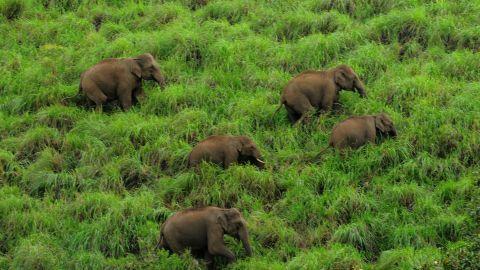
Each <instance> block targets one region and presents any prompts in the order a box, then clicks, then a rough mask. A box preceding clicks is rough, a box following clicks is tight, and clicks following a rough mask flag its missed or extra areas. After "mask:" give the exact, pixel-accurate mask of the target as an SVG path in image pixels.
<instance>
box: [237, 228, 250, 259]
mask: <svg viewBox="0 0 480 270" xmlns="http://www.w3.org/2000/svg"><path fill="white" fill-rule="evenodd" d="M238 239H239V240H240V241H242V244H243V248H244V249H245V252H246V253H247V256H249V257H250V256H252V248H251V247H250V243H249V242H248V231H247V226H246V225H245V226H243V228H241V229H240V231H239V232H238Z"/></svg>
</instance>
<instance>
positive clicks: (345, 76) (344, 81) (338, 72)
mask: <svg viewBox="0 0 480 270" xmlns="http://www.w3.org/2000/svg"><path fill="white" fill-rule="evenodd" d="M333 76H334V80H335V84H336V85H337V86H338V89H339V90H341V89H344V90H349V91H355V89H356V90H357V92H358V93H359V94H360V96H361V97H363V98H365V97H367V94H366V93H365V86H364V85H363V82H362V80H360V78H359V77H358V75H357V74H356V73H355V72H354V71H353V69H352V68H351V67H349V66H347V65H340V66H338V67H336V68H335V69H334V71H333Z"/></svg>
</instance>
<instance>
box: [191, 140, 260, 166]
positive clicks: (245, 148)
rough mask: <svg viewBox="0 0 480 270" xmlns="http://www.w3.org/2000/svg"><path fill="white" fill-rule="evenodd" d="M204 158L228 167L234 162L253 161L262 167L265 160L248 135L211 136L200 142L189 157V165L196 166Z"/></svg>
mask: <svg viewBox="0 0 480 270" xmlns="http://www.w3.org/2000/svg"><path fill="white" fill-rule="evenodd" d="M202 160H205V161H208V162H212V163H215V164H218V165H221V166H223V167H224V168H228V167H229V166H230V165H231V164H232V163H240V164H244V163H248V162H250V163H252V164H254V165H256V166H257V167H258V168H260V169H262V168H263V167H264V165H265V162H263V161H262V156H261V154H260V151H259V150H258V148H257V146H256V145H255V143H254V142H253V141H252V140H251V139H250V138H248V137H246V136H210V137H208V138H207V139H205V140H203V141H201V142H199V143H198V144H197V145H196V146H195V147H194V148H193V150H192V152H191V153H190V156H189V157H188V165H189V166H190V167H196V166H198V164H199V163H200V162H202Z"/></svg>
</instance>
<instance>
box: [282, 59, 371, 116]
mask: <svg viewBox="0 0 480 270" xmlns="http://www.w3.org/2000/svg"><path fill="white" fill-rule="evenodd" d="M340 90H349V91H355V90H357V91H358V93H360V95H361V96H362V97H366V96H367V95H366V94H365V86H364V85H363V82H362V81H361V80H360V78H359V77H358V75H357V74H356V73H355V72H354V71H353V69H352V68H350V67H349V66H347V65H340V66H337V67H336V68H332V69H329V70H325V71H315V70H308V71H305V72H302V73H300V74H299V75H297V76H296V77H295V78H293V79H291V80H290V81H289V82H288V84H287V86H285V88H284V89H283V93H282V96H281V100H280V106H279V107H278V109H277V110H276V111H275V114H276V113H277V112H278V111H279V110H280V108H281V107H282V105H284V106H285V109H286V110H287V114H288V119H289V120H290V122H291V123H292V124H295V123H301V122H302V121H303V120H304V118H305V117H306V116H307V115H308V113H309V112H312V111H316V110H322V111H330V110H331V109H332V107H333V105H334V104H335V103H337V102H338V99H339V92H340Z"/></svg>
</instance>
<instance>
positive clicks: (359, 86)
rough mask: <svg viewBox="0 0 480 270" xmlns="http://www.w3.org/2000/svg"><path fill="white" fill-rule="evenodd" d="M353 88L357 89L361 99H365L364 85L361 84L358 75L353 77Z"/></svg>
mask: <svg viewBox="0 0 480 270" xmlns="http://www.w3.org/2000/svg"><path fill="white" fill-rule="evenodd" d="M354 87H355V88H356V89H357V91H358V93H359V94H360V96H361V97H363V98H366V97H367V94H366V93H365V85H363V82H362V81H361V80H360V78H358V75H355V84H354Z"/></svg>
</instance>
